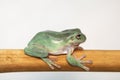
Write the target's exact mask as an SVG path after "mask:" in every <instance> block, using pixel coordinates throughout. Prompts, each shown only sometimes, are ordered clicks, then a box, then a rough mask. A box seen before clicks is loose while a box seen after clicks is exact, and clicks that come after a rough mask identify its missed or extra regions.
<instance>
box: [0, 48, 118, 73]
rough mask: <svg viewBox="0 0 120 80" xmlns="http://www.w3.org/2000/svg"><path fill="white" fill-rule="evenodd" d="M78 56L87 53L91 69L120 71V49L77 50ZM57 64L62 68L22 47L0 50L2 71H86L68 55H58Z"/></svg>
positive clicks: (0, 67) (75, 53)
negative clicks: (70, 62)
mask: <svg viewBox="0 0 120 80" xmlns="http://www.w3.org/2000/svg"><path fill="white" fill-rule="evenodd" d="M73 54H74V55H76V56H77V57H79V56H81V55H82V54H86V55H87V57H86V58H85V59H84V60H92V61H93V64H85V65H86V66H88V67H90V71H117V72H118V71H120V50H84V51H80V50H75V52H74V53H73ZM56 57H57V61H56V62H55V63H56V64H58V65H60V66H61V68H60V69H57V68H56V69H55V70H51V69H50V68H49V67H48V65H47V64H46V63H44V62H43V61H42V60H41V59H39V58H35V57H30V56H27V55H25V54H24V51H23V50H22V49H2V50H0V72H22V71H84V70H82V69H81V68H78V67H74V66H71V65H69V64H68V63H67V61H66V55H60V56H56Z"/></svg>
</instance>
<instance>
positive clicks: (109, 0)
mask: <svg viewBox="0 0 120 80" xmlns="http://www.w3.org/2000/svg"><path fill="white" fill-rule="evenodd" d="M69 28H80V29H81V31H82V32H83V33H84V34H86V36H87V41H86V42H85V43H84V44H82V45H81V46H82V47H83V48H84V49H100V50H103V49H104V50H120V37H119V34H120V0H0V49H15V48H16V49H19V48H20V49H23V48H24V47H25V46H26V45H27V43H28V42H29V41H30V39H31V38H32V37H33V36H34V35H35V34H36V33H37V32H39V31H43V30H55V31H61V30H64V29H69ZM40 78H41V79H44V80H48V79H51V80H53V79H57V80H58V79H59V80H61V79H62V78H64V79H71V80H73V79H75V80H79V79H84V80H90V79H97V80H101V79H103V80H113V79H118V80H119V78H120V73H81V72H79V73H77V72H71V73H70V72H68V73H67V72H66V73H65V72H62V73H60V72H59V73H47V72H46V73H43V72H42V73H40V72H39V73H7V74H0V80H27V79H29V80H34V79H36V80H37V79H40Z"/></svg>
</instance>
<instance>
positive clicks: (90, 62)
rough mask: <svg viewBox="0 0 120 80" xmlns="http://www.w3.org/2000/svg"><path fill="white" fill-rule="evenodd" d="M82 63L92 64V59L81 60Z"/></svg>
mask: <svg viewBox="0 0 120 80" xmlns="http://www.w3.org/2000/svg"><path fill="white" fill-rule="evenodd" d="M80 63H81V64H92V63H93V62H92V60H86V61H83V60H80Z"/></svg>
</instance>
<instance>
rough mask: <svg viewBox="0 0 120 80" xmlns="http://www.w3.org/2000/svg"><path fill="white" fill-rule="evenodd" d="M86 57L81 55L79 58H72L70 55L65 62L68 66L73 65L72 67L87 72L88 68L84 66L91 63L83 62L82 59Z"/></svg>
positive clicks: (89, 61) (88, 61)
mask: <svg viewBox="0 0 120 80" xmlns="http://www.w3.org/2000/svg"><path fill="white" fill-rule="evenodd" d="M85 57H86V55H82V56H81V57H80V58H77V57H76V56H74V57H73V56H72V55H69V56H67V61H68V63H69V64H71V65H73V66H77V67H80V68H82V69H84V70H86V71H89V68H88V67H86V66H84V64H86V63H87V64H91V63H92V61H91V60H87V61H83V60H82V59H84V58H85Z"/></svg>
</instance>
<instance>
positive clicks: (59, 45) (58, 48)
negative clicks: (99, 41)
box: [24, 28, 92, 71]
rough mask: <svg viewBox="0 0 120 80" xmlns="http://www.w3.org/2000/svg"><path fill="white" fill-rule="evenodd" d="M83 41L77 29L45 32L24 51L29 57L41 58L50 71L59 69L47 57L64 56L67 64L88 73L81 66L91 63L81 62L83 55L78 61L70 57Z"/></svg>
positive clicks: (36, 36)
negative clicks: (55, 68) (50, 55)
mask: <svg viewBox="0 0 120 80" xmlns="http://www.w3.org/2000/svg"><path fill="white" fill-rule="evenodd" d="M85 40H86V36H85V35H84V34H83V33H82V32H81V31H80V29H78V28H74V29H67V30H63V31H61V32H56V31H50V30H47V31H42V32H39V33H37V34H36V35H35V36H34V37H33V38H32V40H31V41H30V42H29V43H28V45H27V47H25V49H24V51H25V54H27V55H29V56H34V57H39V58H41V59H42V60H43V61H44V62H46V63H47V64H48V66H49V67H50V68H51V69H54V67H57V68H60V66H59V65H57V64H55V63H54V62H53V61H52V60H51V59H49V58H48V55H49V54H52V55H60V54H66V60H67V62H68V63H69V64H71V65H72V66H77V67H80V68H82V69H84V70H86V71H88V70H89V68H88V67H86V66H84V65H83V64H84V63H92V61H90V60H88V61H83V60H82V59H83V58H84V57H85V55H83V56H81V57H80V59H78V58H75V57H74V56H72V53H73V51H74V50H75V49H76V48H79V44H81V43H83V42H85Z"/></svg>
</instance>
